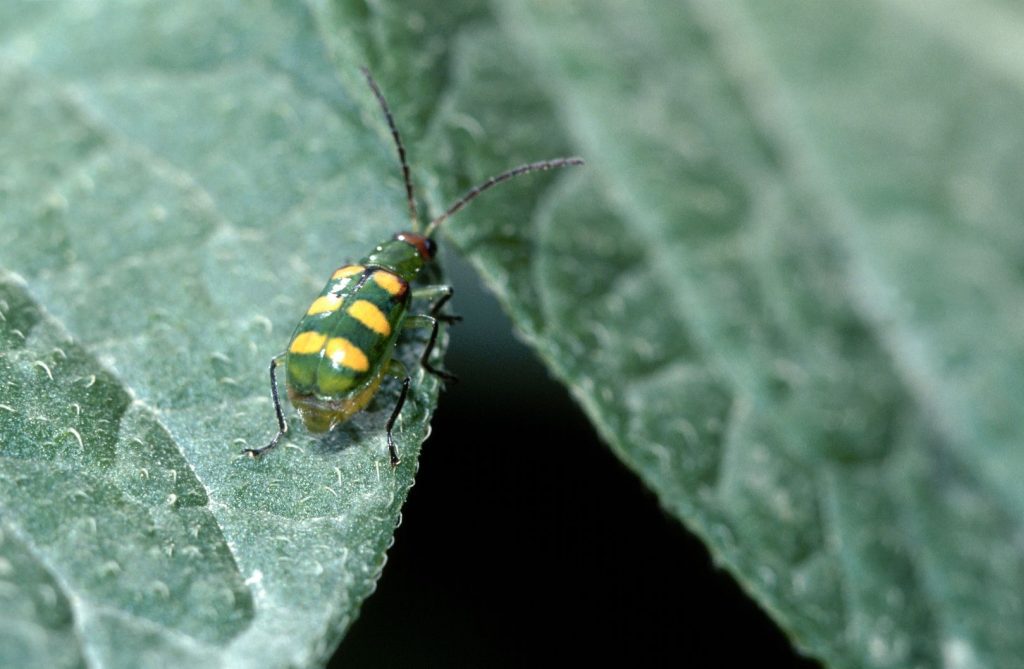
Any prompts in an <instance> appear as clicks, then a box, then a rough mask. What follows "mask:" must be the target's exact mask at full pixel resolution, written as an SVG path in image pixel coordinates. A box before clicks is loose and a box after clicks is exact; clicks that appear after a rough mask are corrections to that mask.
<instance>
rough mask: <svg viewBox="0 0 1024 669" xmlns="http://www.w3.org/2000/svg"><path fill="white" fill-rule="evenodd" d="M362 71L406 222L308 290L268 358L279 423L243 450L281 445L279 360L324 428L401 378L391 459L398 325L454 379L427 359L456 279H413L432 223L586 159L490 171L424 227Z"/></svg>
mask: <svg viewBox="0 0 1024 669" xmlns="http://www.w3.org/2000/svg"><path fill="white" fill-rule="evenodd" d="M363 74H364V75H365V76H366V80H367V82H368V83H369V85H370V88H371V89H372V90H373V94H374V95H375V96H376V97H377V101H378V102H379V103H380V106H381V109H382V110H383V111H384V116H385V117H387V121H388V127H389V128H390V129H391V136H392V137H393V138H394V140H395V146H396V148H397V149H398V160H399V163H400V164H401V167H402V177H403V179H404V181H405V194H406V199H407V201H408V205H409V216H410V218H411V220H412V231H411V232H400V233H398V234H396V235H395V236H394V237H393V238H392V239H390V240H388V241H385V242H383V243H382V244H380V245H379V246H377V248H375V249H373V251H371V252H370V253H369V255H367V256H366V257H365V258H363V259H362V260H360V261H359V262H358V263H355V264H352V265H345V266H343V267H341V268H339V269H337V270H336V271H335V272H334V273H333V274H332V275H331V278H330V280H328V282H327V285H326V286H324V289H323V291H321V293H320V295H319V296H318V297H317V298H316V299H315V300H313V303H312V304H311V305H310V307H309V309H307V310H306V315H305V316H303V317H302V320H300V321H299V324H298V326H297V327H296V328H295V332H294V333H293V334H292V337H291V340H290V341H289V343H288V350H287V351H285V352H284V353H282V354H280V355H278V356H276V357H275V358H273V359H272V360H271V361H270V393H271V397H272V398H273V400H274V411H275V413H276V414H277V425H278V431H277V434H276V435H274V438H273V439H272V440H271V441H270V443H269V444H267V445H266V446H264V447H262V448H250V449H246V450H245V451H243V453H245V454H247V455H250V456H252V457H257V456H260V455H262V454H263V453H266V452H267V451H269V450H270V449H272V448H274V447H275V446H277V444H278V443H279V442H280V441H281V438H282V437H283V436H284V435H285V433H287V432H288V424H287V423H286V422H285V419H284V414H283V413H282V411H281V400H280V397H279V396H278V392H277V375H276V371H277V367H278V365H280V364H284V366H285V370H286V374H285V388H286V389H287V391H288V399H289V400H291V403H292V406H294V407H295V409H296V411H298V412H299V417H300V418H302V422H303V423H304V424H305V425H306V428H307V429H308V430H309V431H310V432H326V431H328V430H330V429H331V428H333V427H334V426H335V425H338V424H339V423H343V422H345V421H346V420H348V419H349V418H350V417H351V416H352V415H354V414H356V413H358V412H359V411H362V410H363V408H364V407H366V405H367V404H369V402H370V400H371V399H373V396H374V395H376V394H377V391H378V390H379V389H380V385H381V382H382V381H383V380H384V377H385V376H394V377H397V378H401V379H403V380H402V390H401V393H400V394H399V396H398V402H397V403H396V404H395V408H394V410H393V411H392V412H391V417H390V418H389V419H388V422H387V440H388V452H389V454H390V456H391V464H392V465H397V464H398V462H399V458H398V450H397V449H396V448H395V440H394V438H393V437H392V435H391V430H392V428H393V427H394V424H395V421H396V420H397V418H398V415H399V413H401V411H402V406H403V405H404V404H405V398H406V396H407V395H408V393H409V383H410V377H409V374H408V372H407V371H406V369H405V366H404V365H403V364H402V363H401V362H400V361H399V360H396V359H395V358H393V357H392V353H393V352H394V349H395V342H396V340H397V338H398V334H399V332H401V330H402V329H405V328H430V329H431V331H430V338H429V340H428V341H427V345H426V347H425V348H424V349H423V354H422V355H421V356H420V364H421V365H423V368H424V369H425V370H427V371H428V372H430V373H431V374H434V375H436V376H438V377H440V378H442V379H445V380H449V381H450V380H454V378H455V377H454V376H452V375H451V374H449V373H448V372H445V371H444V370H440V369H437V368H435V367H433V366H432V365H431V364H430V354H431V352H432V351H433V349H434V343H435V342H436V341H437V330H438V324H439V323H440V322H452V321H454V320H456V319H457V317H455V316H450V315H447V314H442V313H441V308H442V307H444V305H445V303H446V302H447V301H448V300H449V299H451V296H452V292H453V291H452V287H451V286H444V285H434V286H423V287H419V288H411V287H410V284H411V283H412V282H413V281H414V280H415V279H416V277H417V276H418V275H419V273H420V270H422V269H423V268H424V267H425V266H426V265H427V264H428V263H430V262H431V261H433V259H434V255H435V254H436V253H437V245H436V244H435V242H434V240H433V234H434V232H435V231H436V230H437V227H438V226H439V225H440V224H441V223H442V222H443V221H445V220H446V219H448V218H449V217H451V216H452V215H453V214H455V213H456V212H458V211H459V210H460V209H462V208H463V207H465V206H466V205H467V204H469V202H470V201H472V200H473V199H474V198H475V197H476V196H477V195H479V194H480V193H482V192H483V191H485V190H487V189H488V188H490V187H491V186H494V185H495V184H498V183H501V182H502V181H506V180H507V179H511V178H512V177H515V176H518V175H520V174H526V173H527V172H533V171H537V170H549V169H553V168H557V167H566V166H569V165H582V164H583V160H582V159H580V158H556V159H553V160H545V161H541V162H536V163H530V164H528V165H521V166H520V167H516V168H514V169H511V170H508V171H507V172H503V173H502V174H499V175H498V176H495V177H491V178H490V179H488V180H486V181H484V182H483V183H482V184H480V185H479V186H477V187H475V188H473V189H471V190H470V191H469V192H467V193H466V194H465V195H463V196H462V197H461V198H460V199H459V200H458V201H457V202H456V203H455V204H453V205H452V206H451V207H449V208H448V210H447V211H445V212H444V213H443V214H441V215H440V216H438V217H437V218H436V219H434V220H433V221H431V223H430V224H429V225H427V226H426V228H425V229H424V230H423V232H422V233H421V232H419V230H420V222H419V216H418V214H417V212H416V200H415V197H414V195H413V188H412V180H411V179H410V177H409V165H408V164H407V163H406V160H405V148H404V147H403V146H402V139H401V137H400V136H399V134H398V129H397V128H396V127H395V121H394V118H393V117H392V115H391V111H390V110H389V109H388V104H387V102H386V101H385V100H384V95H383V94H382V93H381V92H380V88H379V87H378V86H377V82H375V81H374V79H373V77H372V76H371V75H370V72H369V71H368V70H366V69H365V68H363ZM414 299H425V300H433V301H434V302H433V306H432V307H431V309H430V313H429V314H415V315H409V313H408V311H409V305H410V302H411V301H412V300H414Z"/></svg>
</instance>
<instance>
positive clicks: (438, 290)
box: [412, 285, 462, 324]
mask: <svg viewBox="0 0 1024 669" xmlns="http://www.w3.org/2000/svg"><path fill="white" fill-rule="evenodd" d="M454 294H455V289H454V288H452V287H451V286H444V285H437V286H423V287H422V288H414V289H413V291H412V297H413V299H416V300H428V301H429V300H435V299H436V300H437V302H434V304H433V306H431V307H430V315H431V316H433V317H434V318H436V319H437V320H439V321H441V322H443V323H448V324H451V323H457V322H458V321H461V320H462V316H456V315H455V314H442V313H441V308H442V307H443V306H444V305H445V304H447V302H448V300H450V299H452V295H454Z"/></svg>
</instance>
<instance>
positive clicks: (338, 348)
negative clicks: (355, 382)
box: [327, 337, 370, 372]
mask: <svg viewBox="0 0 1024 669" xmlns="http://www.w3.org/2000/svg"><path fill="white" fill-rule="evenodd" d="M327 357H328V358H330V359H331V362H333V363H334V364H335V365H337V366H339V367H348V368H349V369H351V370H353V371H356V372H365V371H366V370H368V369H369V368H370V361H369V360H367V358H366V354H365V353H363V351H362V349H360V348H359V347H358V346H356V345H355V344H353V343H352V342H350V341H349V340H347V339H345V338H344V337H332V338H331V339H330V341H328V342H327Z"/></svg>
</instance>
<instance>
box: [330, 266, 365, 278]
mask: <svg viewBox="0 0 1024 669" xmlns="http://www.w3.org/2000/svg"><path fill="white" fill-rule="evenodd" d="M364 269H366V268H365V267H363V266H362V265H345V266H344V267H342V268H340V269H337V270H335V272H334V274H332V275H331V279H344V278H345V277H346V276H352V275H354V274H359V273H360V272H362V271H363V270H364Z"/></svg>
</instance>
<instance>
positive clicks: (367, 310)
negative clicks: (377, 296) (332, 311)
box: [347, 300, 391, 337]
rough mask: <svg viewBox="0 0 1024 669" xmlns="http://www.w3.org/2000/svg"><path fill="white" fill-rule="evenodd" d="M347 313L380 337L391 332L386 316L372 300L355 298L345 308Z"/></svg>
mask: <svg viewBox="0 0 1024 669" xmlns="http://www.w3.org/2000/svg"><path fill="white" fill-rule="evenodd" d="M347 313H348V315H349V316H351V317H352V318H354V319H356V320H357V321H359V322H360V323H362V324H363V325H365V326H366V327H368V328H370V329H371V330H373V331H374V332H376V333H377V334H379V335H381V336H382V337H387V336H388V335H389V334H391V324H390V323H388V317H387V316H385V315H384V312H383V311H381V310H380V309H378V308H377V305H376V304H374V303H373V302H368V301H367V300H356V301H355V302H354V303H353V304H352V306H351V307H349V308H348V309H347Z"/></svg>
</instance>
